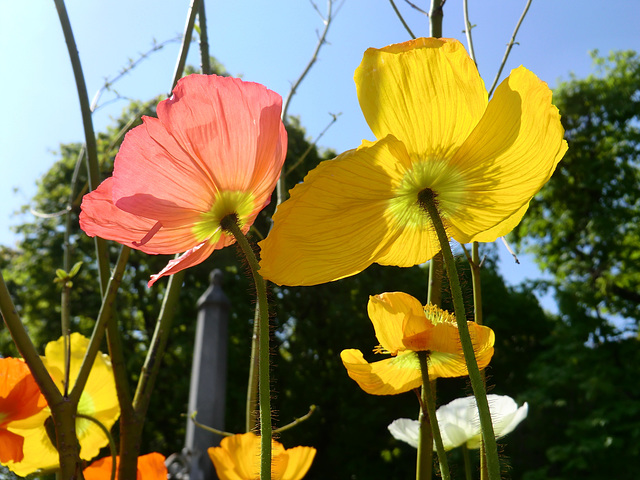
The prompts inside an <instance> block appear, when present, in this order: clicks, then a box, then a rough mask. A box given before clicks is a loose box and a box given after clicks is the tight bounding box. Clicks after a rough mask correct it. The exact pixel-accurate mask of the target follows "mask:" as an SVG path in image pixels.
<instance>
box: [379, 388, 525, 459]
mask: <svg viewBox="0 0 640 480" xmlns="http://www.w3.org/2000/svg"><path fill="white" fill-rule="evenodd" d="M487 400H488V401H489V410H490V412H491V420H492V421H493V430H494V433H495V436H496V438H501V437H504V436H505V435H506V434H508V433H510V432H512V431H513V430H514V429H515V428H516V426H518V424H519V423H520V422H522V420H524V419H525V418H526V417H527V413H528V411H529V406H528V404H527V403H526V402H525V404H524V405H522V406H521V407H519V408H518V405H517V404H516V402H515V400H514V399H513V398H511V397H509V396H507V395H487ZM436 417H437V418H438V425H439V426H440V434H441V435H442V443H444V448H445V450H451V449H452V448H456V447H459V446H460V445H463V444H466V445H467V448H470V449H473V448H480V444H481V441H482V430H481V428H480V418H479V416H478V408H477V407H476V400H475V398H474V397H464V398H457V399H456V400H453V401H452V402H450V403H448V404H446V405H442V406H441V407H440V408H438V410H437V411H436ZM388 428H389V431H390V432H391V434H392V435H393V436H394V437H395V438H396V439H398V440H401V441H403V442H407V443H408V444H409V445H411V446H413V447H417V445H418V436H419V431H420V422H418V421H417V420H409V419H406V418H401V419H398V420H394V421H393V423H391V425H389V427H388ZM434 449H435V448H434Z"/></svg>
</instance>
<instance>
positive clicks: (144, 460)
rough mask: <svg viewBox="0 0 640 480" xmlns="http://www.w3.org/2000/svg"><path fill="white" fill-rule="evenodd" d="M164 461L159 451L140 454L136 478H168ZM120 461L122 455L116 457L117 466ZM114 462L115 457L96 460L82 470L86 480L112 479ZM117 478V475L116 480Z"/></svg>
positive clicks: (139, 479)
mask: <svg viewBox="0 0 640 480" xmlns="http://www.w3.org/2000/svg"><path fill="white" fill-rule="evenodd" d="M164 461H165V458H164V455H162V454H160V453H157V452H153V453H149V454H147V455H141V456H139V457H138V472H137V473H136V480H167V476H168V474H169V473H168V471H167V467H166V466H165V464H164ZM119 463H120V457H116V468H118V464H119ZM112 464H113V459H112V458H111V457H104V458H101V459H100V460H96V461H95V462H93V463H92V464H91V465H89V466H88V467H87V468H85V469H84V470H83V471H82V473H83V474H84V480H110V479H111V465H112ZM117 478H118V477H117V475H116V480H117Z"/></svg>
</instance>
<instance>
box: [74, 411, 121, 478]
mask: <svg viewBox="0 0 640 480" xmlns="http://www.w3.org/2000/svg"><path fill="white" fill-rule="evenodd" d="M77 418H84V419H85V420H89V421H90V422H93V423H95V424H96V425H97V426H98V428H99V429H100V430H102V433H104V434H105V436H106V437H107V439H108V440H109V453H111V480H115V479H116V458H117V456H118V451H117V449H116V442H114V441H113V437H112V436H111V432H109V429H108V428H107V427H105V426H104V425H103V424H102V422H101V421H100V420H98V419H97V418H93V417H90V416H89V415H83V414H82V413H78V415H77Z"/></svg>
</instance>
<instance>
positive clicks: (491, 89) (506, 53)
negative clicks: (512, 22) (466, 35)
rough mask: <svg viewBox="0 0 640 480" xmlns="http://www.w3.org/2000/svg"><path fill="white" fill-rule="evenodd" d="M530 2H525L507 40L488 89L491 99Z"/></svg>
mask: <svg viewBox="0 0 640 480" xmlns="http://www.w3.org/2000/svg"><path fill="white" fill-rule="evenodd" d="M532 1H533V0H527V4H526V5H525V6H524V11H523V12H522V15H520V20H518V23H517V24H516V28H515V29H514V30H513V35H511V40H509V43H508V44H507V50H506V51H505V52H504V57H502V62H501V63H500V68H498V73H497V74H496V78H494V79H493V83H492V84H491V88H490V89H489V97H491V94H492V93H493V90H494V89H495V88H496V85H497V84H498V80H499V79H500V75H501V74H502V69H503V68H504V66H505V64H506V63H507V58H509V53H511V49H512V48H513V45H515V43H516V35H517V34H518V30H520V25H522V21H523V20H524V17H525V16H526V15H527V12H528V11H529V7H530V6H531V2H532Z"/></svg>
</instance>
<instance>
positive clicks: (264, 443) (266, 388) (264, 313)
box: [220, 215, 272, 480]
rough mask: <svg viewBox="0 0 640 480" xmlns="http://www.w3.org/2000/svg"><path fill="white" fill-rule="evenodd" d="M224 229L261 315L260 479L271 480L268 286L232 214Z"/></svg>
mask: <svg viewBox="0 0 640 480" xmlns="http://www.w3.org/2000/svg"><path fill="white" fill-rule="evenodd" d="M220 226H221V227H222V229H223V230H225V231H227V232H229V233H231V234H232V235H233V236H234V237H235V239H236V241H237V242H238V245H239V246H240V249H241V250H242V253H243V254H244V256H245V258H246V260H247V263H248V264H249V268H250V269H251V274H252V275H253V281H254V282H255V285H256V295H257V297H258V309H259V312H260V315H259V319H258V325H259V329H258V374H259V375H258V377H259V382H258V389H259V397H260V398H259V400H260V444H261V448H260V452H261V455H260V479H261V480H269V479H270V478H271V436H272V431H271V383H270V379H269V307H268V304H267V286H266V284H265V281H264V278H262V276H261V275H260V273H259V272H258V270H260V265H259V264H258V259H257V258H256V256H255V253H253V249H252V248H251V245H250V244H249V240H247V237H245V235H244V233H242V230H240V226H239V225H238V219H237V217H236V216H235V215H228V216H226V217H224V218H223V219H222V220H221V221H220Z"/></svg>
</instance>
